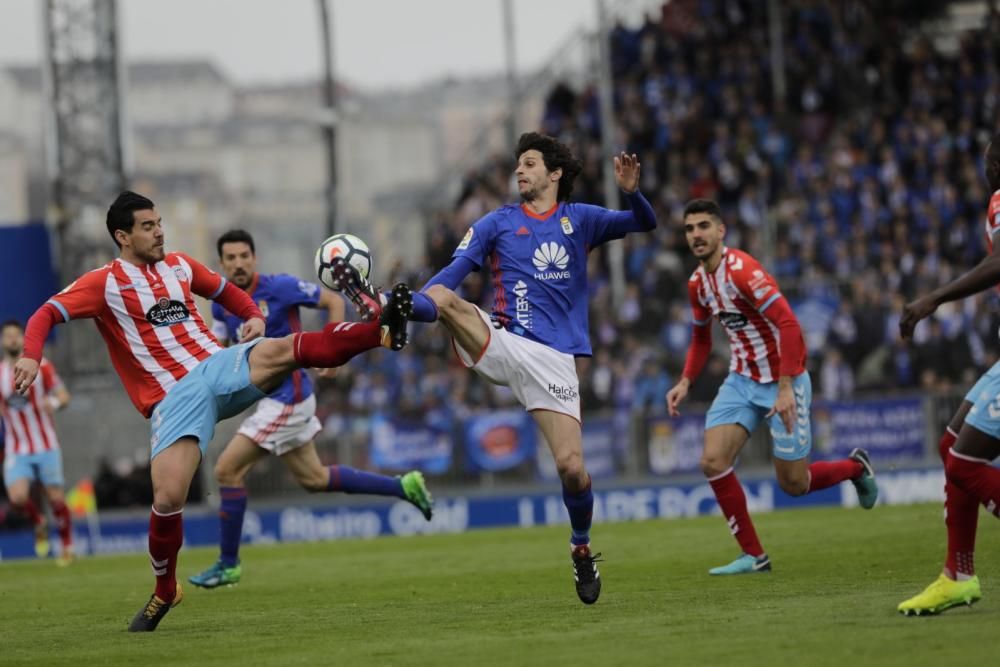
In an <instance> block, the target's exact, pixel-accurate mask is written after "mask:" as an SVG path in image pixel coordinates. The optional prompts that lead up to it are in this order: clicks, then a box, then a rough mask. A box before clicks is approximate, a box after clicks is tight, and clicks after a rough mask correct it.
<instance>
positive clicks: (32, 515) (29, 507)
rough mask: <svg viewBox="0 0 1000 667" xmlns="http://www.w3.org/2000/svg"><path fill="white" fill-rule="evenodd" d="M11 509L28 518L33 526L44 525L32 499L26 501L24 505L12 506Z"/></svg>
mask: <svg viewBox="0 0 1000 667" xmlns="http://www.w3.org/2000/svg"><path fill="white" fill-rule="evenodd" d="M11 507H13V508H14V509H15V510H16V511H18V512H21V513H22V514H24V515H25V516H27V517H28V520H29V521H31V525H32V526H39V525H41V524H42V514H41V512H39V511H38V507H37V506H36V505H35V501H33V500H32V499H31V498H28V499H27V500H25V501H24V504H23V505H11Z"/></svg>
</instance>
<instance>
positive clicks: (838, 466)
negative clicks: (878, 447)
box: [782, 449, 878, 510]
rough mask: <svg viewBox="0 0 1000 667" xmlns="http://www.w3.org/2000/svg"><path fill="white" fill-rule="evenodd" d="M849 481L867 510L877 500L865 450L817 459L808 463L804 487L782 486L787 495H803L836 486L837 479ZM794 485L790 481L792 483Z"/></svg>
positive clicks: (839, 481)
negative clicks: (828, 459)
mask: <svg viewBox="0 0 1000 667" xmlns="http://www.w3.org/2000/svg"><path fill="white" fill-rule="evenodd" d="M847 481H850V482H851V484H853V485H854V490H855V491H856V492H857V494H858V503H859V504H860V505H861V506H862V507H863V508H865V509H866V510H870V509H871V508H872V507H874V506H875V501H876V500H878V484H877V483H876V482H875V468H874V467H873V466H872V462H871V459H869V457H868V452H866V451H865V450H863V449H854V450H853V451H852V452H851V454H850V456H848V457H847V458H846V459H841V460H839V461H817V462H815V463H810V464H808V474H807V475H806V478H805V482H804V484H803V486H804V488H802V487H801V486H800V487H799V488H797V489H796V488H792V487H787V486H785V485H783V486H782V488H784V489H785V491H786V492H787V493H790V494H791V495H794V496H798V495H805V494H806V493H812V492H814V491H820V490H822V489H827V488H829V487H831V486H836V485H837V484H840V483H841V482H847ZM793 486H794V485H793Z"/></svg>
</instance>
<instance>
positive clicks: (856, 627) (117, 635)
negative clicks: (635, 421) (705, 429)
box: [0, 505, 1000, 667]
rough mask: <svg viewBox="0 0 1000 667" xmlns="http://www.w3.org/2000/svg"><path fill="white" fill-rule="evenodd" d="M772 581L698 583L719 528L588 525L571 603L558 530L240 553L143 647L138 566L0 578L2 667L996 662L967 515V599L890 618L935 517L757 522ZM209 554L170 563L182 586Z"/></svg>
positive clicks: (25, 568)
mask: <svg viewBox="0 0 1000 667" xmlns="http://www.w3.org/2000/svg"><path fill="white" fill-rule="evenodd" d="M756 523H757V527H758V531H759V532H760V535H761V538H762V540H763V542H764V545H765V547H766V548H767V549H768V551H769V554H770V555H771V559H772V561H773V563H774V568H775V569H774V572H772V573H770V574H760V575H745V576H742V577H723V578H710V577H708V576H707V574H706V570H707V569H708V568H709V567H710V566H714V565H719V564H722V563H725V562H728V560H730V559H731V558H732V557H734V556H735V555H736V554H737V549H736V544H735V542H734V541H733V539H732V538H731V537H730V536H729V534H728V530H727V529H726V525H725V522H724V521H722V520H721V519H720V518H719V517H705V518H699V519H689V520H676V521H647V522H641V523H619V524H608V525H598V526H596V527H595V530H594V547H595V549H596V550H598V551H603V552H604V556H605V558H606V561H605V562H604V563H602V564H601V575H602V578H603V580H604V591H603V594H602V596H601V599H600V601H599V602H598V603H597V604H596V605H594V606H592V607H585V606H584V605H582V604H580V603H579V602H578V601H577V599H576V594H575V592H574V590H573V582H572V574H571V567H570V561H569V552H568V546H567V541H568V527H566V528H563V527H559V528H536V529H524V530H518V529H511V530H491V531H479V532H472V533H467V534H463V535H439V536H431V537H417V538H406V539H404V538H384V539H377V540H372V541H344V542H324V543H315V544H285V545H275V546H262V547H253V548H246V549H245V550H244V553H243V554H242V555H243V563H244V575H243V582H242V583H241V584H239V585H238V586H235V587H231V588H223V589H218V590H213V591H203V590H199V589H196V588H194V587H193V586H191V585H185V599H184V602H183V603H182V604H181V605H180V606H179V607H177V608H176V609H174V610H172V611H171V612H170V613H169V614H168V615H167V617H166V618H165V619H164V620H163V622H162V623H161V624H160V628H159V629H158V630H157V631H156V632H155V633H152V634H148V635H133V634H129V633H127V632H126V631H125V628H126V624H127V622H128V620H129V619H130V618H131V616H132V615H133V614H134V613H135V612H136V610H138V609H139V607H140V606H141V605H142V604H143V603H144V602H145V600H146V599H147V598H148V596H149V593H150V591H151V586H152V575H151V573H150V570H149V565H148V561H147V560H146V558H145V557H142V556H128V557H104V558H91V559H85V560H81V561H79V562H77V563H75V564H74V565H73V566H72V567H70V568H66V569H59V568H57V567H56V566H55V565H54V564H53V563H52V562H6V563H2V564H0V664H3V665H7V666H9V665H17V664H39V665H59V664H67V665H69V664H73V665H103V664H123V665H136V664H147V665H152V664H156V665H230V666H232V665H237V666H238V667H244V666H246V665H257V664H274V665H293V664H301V665H351V666H354V665H405V666H408V667H409V666H415V665H472V666H475V667H481V666H484V665H563V664H565V665H600V666H604V665H695V664H712V665H730V664H731V665H741V666H744V665H767V666H773V665H839V666H843V665H851V666H855V665H879V666H883V665H907V666H914V665H938V666H940V665H952V664H969V665H977V664H980V665H986V664H995V661H996V660H997V655H998V651H1000V646H998V644H997V640H996V637H997V632H996V631H997V628H998V627H1000V566H998V563H1000V560H998V559H997V555H998V553H1000V531H998V530H997V525H996V523H995V519H993V518H992V517H990V516H989V515H986V514H983V516H982V517H981V519H980V537H979V544H978V552H979V566H980V571H979V574H980V578H981V579H982V580H983V596H984V597H983V600H982V601H981V602H980V603H979V604H977V605H976V606H975V607H973V608H971V609H969V608H965V607H963V608H959V609H954V610H951V611H949V612H947V613H945V614H943V615H942V616H939V617H929V618H928V617H924V618H904V617H902V616H900V615H899V614H897V613H896V611H895V607H896V604H897V603H899V602H900V601H901V600H903V599H904V598H906V597H909V596H910V595H912V594H915V593H917V592H919V591H920V590H921V589H922V588H923V587H924V586H926V585H927V584H929V583H930V582H931V581H932V580H933V579H934V578H935V577H936V576H937V574H938V572H939V569H940V565H941V560H942V554H943V549H944V542H945V532H944V526H943V523H942V519H941V506H940V505H919V506H912V507H879V508H876V509H875V510H873V511H871V512H864V511H862V510H843V509H819V510H817V509H809V510H796V511H786V512H779V513H774V514H767V515H760V516H758V517H757V518H756ZM214 557H215V553H214V551H213V550H208V549H196V550H188V551H185V552H183V553H182V555H181V564H180V570H179V574H181V575H183V577H184V578H186V577H187V575H189V574H191V573H193V572H194V571H196V570H197V569H200V568H202V567H204V566H207V565H209V564H210V563H211V561H212V560H213V559H214Z"/></svg>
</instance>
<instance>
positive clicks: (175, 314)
mask: <svg viewBox="0 0 1000 667" xmlns="http://www.w3.org/2000/svg"><path fill="white" fill-rule="evenodd" d="M190 318H191V311H189V310H188V308H187V306H185V305H184V304H183V303H181V302H180V301H174V300H173V299H168V298H167V297H161V298H160V299H159V300H158V301H157V302H156V305H155V306H153V307H152V308H150V309H149V310H147V311H146V320H147V321H148V322H149V323H150V324H152V325H153V326H154V327H167V326H170V325H171V324H177V323H178V322H185V321H187V320H188V319H190Z"/></svg>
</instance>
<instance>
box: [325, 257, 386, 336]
mask: <svg viewBox="0 0 1000 667" xmlns="http://www.w3.org/2000/svg"><path fill="white" fill-rule="evenodd" d="M330 275H331V281H330V287H332V288H333V289H335V290H339V291H340V292H341V293H342V294H343V295H344V296H346V297H347V298H348V299H350V300H351V303H353V304H354V308H355V309H356V310H357V311H358V315H360V316H361V319H363V320H365V321H371V320H374V319H377V318H378V316H379V315H380V314H381V312H382V307H383V305H384V302H383V299H382V297H381V295H380V294H379V293H378V290H376V289H375V288H374V287H373V286H372V284H371V282H370V281H369V280H368V279H367V278H364V277H362V275H361V274H360V273H358V270H357V269H355V268H354V267H353V266H351V265H350V264H349V263H348V262H347V260H346V259H344V258H343V257H334V258H333V259H332V260H330Z"/></svg>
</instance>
